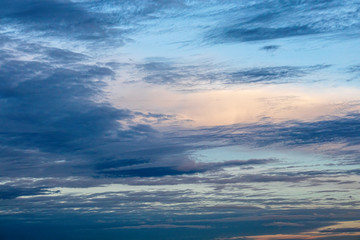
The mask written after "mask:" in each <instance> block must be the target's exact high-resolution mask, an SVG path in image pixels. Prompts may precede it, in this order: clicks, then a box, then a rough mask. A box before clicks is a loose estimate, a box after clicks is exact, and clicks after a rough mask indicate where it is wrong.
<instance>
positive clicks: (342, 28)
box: [205, 0, 359, 43]
mask: <svg viewBox="0 0 360 240" xmlns="http://www.w3.org/2000/svg"><path fill="white" fill-rule="evenodd" d="M230 6H231V5H230ZM358 9H359V6H358V5H357V4H355V3H354V2H353V1H349V2H341V3H340V2H337V1H316V2H314V1H297V2H296V3H290V2H288V1H277V0H273V1H267V2H264V1H254V2H251V3H248V4H243V5H232V6H231V8H230V10H229V9H226V10H223V11H219V12H218V14H219V15H221V16H222V18H221V19H222V21H218V24H217V25H215V26H214V27H212V28H211V29H210V30H209V31H208V32H207V33H206V35H205V41H208V42H212V43H227V42H249V41H264V40H272V39H280V38H289V37H297V36H312V35H318V34H324V33H326V34H339V33H343V34H344V33H346V32H351V33H358V32H359V28H358V21H351V20H350V19H354V18H356V16H358ZM229 23H230V24H229Z"/></svg>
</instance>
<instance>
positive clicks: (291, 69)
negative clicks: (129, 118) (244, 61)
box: [136, 60, 331, 89]
mask: <svg viewBox="0 0 360 240" xmlns="http://www.w3.org/2000/svg"><path fill="white" fill-rule="evenodd" d="M136 67H137V69H138V70H140V74H141V73H142V74H144V77H143V78H142V79H143V81H144V82H147V83H151V84H157V85H169V86H172V87H178V88H179V87H180V88H186V89H193V88H196V87H197V88H201V87H203V88H209V86H210V87H211V86H214V87H219V86H218V85H219V84H223V85H226V84H270V83H271V84H282V83H289V82H299V81H303V79H302V78H303V77H305V76H307V75H310V74H313V73H315V72H317V71H321V70H323V69H326V68H329V67H331V65H325V64H319V65H313V66H274V67H254V68H248V69H239V70H237V71H229V70H225V69H219V68H216V67H214V66H211V65H181V64H177V63H174V62H172V61H170V60H169V61H161V62H159V61H157V62H148V63H144V64H137V65H136ZM214 69H215V70H214Z"/></svg>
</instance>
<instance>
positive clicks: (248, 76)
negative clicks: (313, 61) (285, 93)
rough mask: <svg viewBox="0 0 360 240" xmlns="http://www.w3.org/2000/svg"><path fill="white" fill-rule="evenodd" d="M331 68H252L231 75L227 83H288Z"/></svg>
mask: <svg viewBox="0 0 360 240" xmlns="http://www.w3.org/2000/svg"><path fill="white" fill-rule="evenodd" d="M328 67H330V65H315V66H308V67H295V66H281V67H263V68H252V69H247V70H243V71H238V72H234V73H231V74H230V76H231V78H230V80H229V81H228V82H227V83H231V84H240V83H245V84H246V83H288V82H292V81H297V80H294V79H296V78H300V77H303V76H305V75H308V74H311V73H313V72H315V71H319V70H322V69H325V68H328Z"/></svg>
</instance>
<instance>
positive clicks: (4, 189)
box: [0, 185, 49, 200]
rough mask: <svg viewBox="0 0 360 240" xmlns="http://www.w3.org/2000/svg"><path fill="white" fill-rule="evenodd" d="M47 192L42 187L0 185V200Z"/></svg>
mask: <svg viewBox="0 0 360 240" xmlns="http://www.w3.org/2000/svg"><path fill="white" fill-rule="evenodd" d="M46 193H49V191H47V190H46V189H43V188H15V187H10V186H6V185H5V186H0V200H1V199H14V198H17V197H20V196H32V195H43V194H46Z"/></svg>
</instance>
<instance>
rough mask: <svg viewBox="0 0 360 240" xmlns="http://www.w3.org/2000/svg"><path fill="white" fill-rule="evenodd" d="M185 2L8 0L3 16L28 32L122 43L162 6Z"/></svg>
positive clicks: (174, 5) (81, 39) (98, 41)
mask: <svg viewBox="0 0 360 240" xmlns="http://www.w3.org/2000/svg"><path fill="white" fill-rule="evenodd" d="M184 6H185V3H184V2H183V1H181V0H173V1H156V0H154V1H153V0H136V1H128V0H126V1H121V2H118V1H106V2H104V1H101V0H96V1H69V0H54V1H52V0H45V1H41V0H26V1H25V2H24V1H21V0H14V1H12V0H4V1H1V3H0V9H1V10H0V16H1V18H2V19H3V20H4V23H6V24H7V25H8V27H13V28H16V29H18V30H19V31H22V32H24V33H28V32H30V33H34V32H35V33H38V34H39V36H43V35H45V36H50V37H57V38H60V39H64V38H66V39H69V40H80V41H91V42H96V43H97V45H99V44H100V43H101V42H106V44H107V45H122V44H124V43H125V42H126V41H127V40H128V37H127V36H126V35H127V33H129V32H130V31H134V30H135V29H137V28H138V27H139V26H138V25H139V23H140V22H141V21H144V20H147V19H151V18H155V15H156V13H157V12H160V11H161V10H164V9H174V8H175V9H176V8H182V7H184ZM114 39H116V40H115V41H114Z"/></svg>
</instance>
